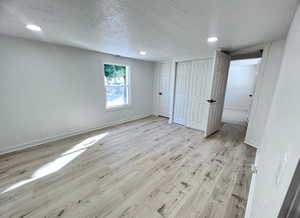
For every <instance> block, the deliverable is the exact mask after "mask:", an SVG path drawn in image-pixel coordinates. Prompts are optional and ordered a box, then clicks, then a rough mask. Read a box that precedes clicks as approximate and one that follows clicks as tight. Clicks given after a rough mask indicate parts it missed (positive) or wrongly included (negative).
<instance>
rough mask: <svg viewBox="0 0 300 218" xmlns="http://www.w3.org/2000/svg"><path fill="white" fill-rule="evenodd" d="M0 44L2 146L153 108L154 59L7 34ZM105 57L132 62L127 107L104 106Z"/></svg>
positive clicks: (141, 114) (2, 148)
mask: <svg viewBox="0 0 300 218" xmlns="http://www.w3.org/2000/svg"><path fill="white" fill-rule="evenodd" d="M0 48H1V49H0V62H1V64H0V105H1V106H0V141H1V144H0V152H7V151H10V150H14V149H16V148H21V147H24V146H28V145H31V144H37V143H40V142H43V141H45V140H46V141H47V140H49V139H53V137H56V136H63V135H68V134H70V133H74V132H76V131H82V130H88V129H93V128H97V127H103V126H105V125H110V124H113V123H117V122H119V121H124V120H131V119H135V118H139V117H144V116H147V115H150V114H151V113H152V96H153V94H152V93H153V92H152V90H153V74H154V73H153V71H154V64H153V63H150V62H144V61H138V60H134V59H129V58H121V57H115V56H112V55H107V54H101V53H96V52H91V51H86V50H82V49H77V48H71V47H65V46H57V45H53V44H47V43H42V42H37V41H30V40H25V39H18V38H12V37H6V36H0ZM105 62H109V63H111V62H112V63H120V64H126V65H129V66H130V69H131V75H132V76H131V78H132V105H131V107H130V108H128V109H124V110H120V111H111V112H106V111H105V100H104V99H105V93H104V86H103V83H104V82H103V63H105Z"/></svg>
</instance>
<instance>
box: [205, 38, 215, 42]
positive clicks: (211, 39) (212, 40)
mask: <svg viewBox="0 0 300 218" xmlns="http://www.w3.org/2000/svg"><path fill="white" fill-rule="evenodd" d="M207 41H208V42H217V41H218V38H217V37H209V38H208V39H207Z"/></svg>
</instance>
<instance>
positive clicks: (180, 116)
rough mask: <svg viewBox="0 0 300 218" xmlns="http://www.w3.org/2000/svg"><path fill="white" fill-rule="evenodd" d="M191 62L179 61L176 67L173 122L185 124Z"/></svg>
mask: <svg viewBox="0 0 300 218" xmlns="http://www.w3.org/2000/svg"><path fill="white" fill-rule="evenodd" d="M191 70H192V62H191V61H187V62H179V63H177V67H176V84H175V102H174V103H175V104H174V122H175V123H178V124H181V125H186V123H187V111H188V105H187V103H188V89H189V83H190V74H191Z"/></svg>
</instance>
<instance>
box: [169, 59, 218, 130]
mask: <svg viewBox="0 0 300 218" xmlns="http://www.w3.org/2000/svg"><path fill="white" fill-rule="evenodd" d="M212 64H213V59H212V58H211V59H201V60H194V61H186V62H179V63H177V71H176V86H175V104H174V122H175V123H178V124H181V125H185V126H188V127H191V128H194V129H198V130H205V121H206V119H205V117H204V116H205V115H206V114H207V112H206V110H207V103H206V99H207V96H208V94H209V93H208V90H209V87H208V84H209V81H210V80H211V74H212Z"/></svg>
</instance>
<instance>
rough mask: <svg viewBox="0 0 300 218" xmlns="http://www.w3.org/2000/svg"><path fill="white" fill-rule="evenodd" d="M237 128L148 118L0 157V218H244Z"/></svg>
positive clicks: (247, 152) (246, 180)
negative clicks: (210, 131) (206, 131)
mask: <svg viewBox="0 0 300 218" xmlns="http://www.w3.org/2000/svg"><path fill="white" fill-rule="evenodd" d="M243 137H244V129H243V127H240V126H236V125H228V124H225V125H224V126H223V128H222V130H221V131H219V132H218V133H216V134H215V135H213V136H211V137H209V138H207V139H205V138H204V137H203V133H202V132H200V131H196V130H193V129H189V128H186V127H183V126H179V125H176V124H168V122H167V120H166V119H165V118H158V117H148V118H145V119H141V120H137V121H134V122H129V123H126V124H122V125H118V126H115V127H111V128H106V129H102V130H98V131H93V132H90V133H87V134H82V135H78V136H73V137H70V138H67V139H63V140H60V141H56V142H52V143H48V144H44V145H40V146H36V147H33V148H30V149H26V150H23V151H19V152H14V153H11V154H7V155H2V156H0V217H1V218H2V217H5V218H6V217H17V218H28V217H37V218H48V217H72V218H80V217H85V218H86V217H87V218H96V217H111V218H112V217H138V218H147V217H151V218H162V217H177V218H190V217H203V218H204V217H206V218H208V217H215V218H222V217H224V218H238V217H244V213H245V207H246V203H247V196H248V191H249V184H250V179H251V174H250V165H251V164H252V163H253V162H254V156H255V150H254V149H253V148H251V147H249V146H247V145H246V144H244V143H243V142H242V141H243Z"/></svg>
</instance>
